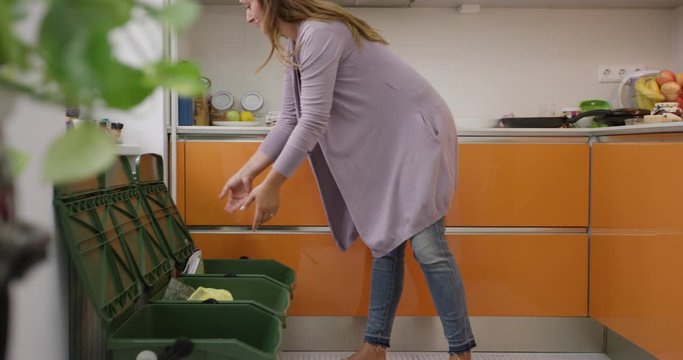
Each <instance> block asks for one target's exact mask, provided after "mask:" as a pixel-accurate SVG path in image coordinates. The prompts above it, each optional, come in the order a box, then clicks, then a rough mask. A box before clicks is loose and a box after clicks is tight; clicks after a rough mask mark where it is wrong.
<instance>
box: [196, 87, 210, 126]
mask: <svg viewBox="0 0 683 360" xmlns="http://www.w3.org/2000/svg"><path fill="white" fill-rule="evenodd" d="M201 79H202V81H203V82H204V93H203V94H202V95H200V96H197V97H195V98H194V99H193V105H194V124H195V126H208V125H209V98H208V94H209V91H210V89H211V80H209V78H206V77H202V78H201Z"/></svg>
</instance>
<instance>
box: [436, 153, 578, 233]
mask: <svg viewBox="0 0 683 360" xmlns="http://www.w3.org/2000/svg"><path fill="white" fill-rule="evenodd" d="M589 155H590V150H589V146H588V144H467V143H465V144H460V145H459V159H458V160H459V166H458V187H457V190H456V194H455V197H454V199H453V203H452V205H451V208H450V211H449V213H448V216H447V217H446V225H447V226H510V227H512V226H521V227H586V226H588V197H589V195H588V185H589V166H590V164H589Z"/></svg>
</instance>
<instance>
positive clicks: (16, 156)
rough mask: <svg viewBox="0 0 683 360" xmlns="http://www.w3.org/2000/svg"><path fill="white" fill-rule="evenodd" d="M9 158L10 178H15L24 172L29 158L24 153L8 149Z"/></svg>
mask: <svg viewBox="0 0 683 360" xmlns="http://www.w3.org/2000/svg"><path fill="white" fill-rule="evenodd" d="M9 158H10V162H11V164H12V169H11V171H12V177H14V178H17V177H19V175H21V173H22V172H24V170H26V167H27V166H28V161H29V158H30V156H29V155H28V153H26V152H23V151H20V150H17V149H9Z"/></svg>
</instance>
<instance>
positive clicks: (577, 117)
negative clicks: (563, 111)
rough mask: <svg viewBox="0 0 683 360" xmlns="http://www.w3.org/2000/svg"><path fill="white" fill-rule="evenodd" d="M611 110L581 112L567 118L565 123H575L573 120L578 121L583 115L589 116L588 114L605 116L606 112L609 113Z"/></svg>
mask: <svg viewBox="0 0 683 360" xmlns="http://www.w3.org/2000/svg"><path fill="white" fill-rule="evenodd" d="M611 112H612V110H589V111H586V112H582V113H581V114H579V115H576V116H574V117H572V118H570V119H569V120H567V124H573V123H575V122H577V121H579V120H581V119H583V118H585V117H589V116H605V115H607V114H610V113H611Z"/></svg>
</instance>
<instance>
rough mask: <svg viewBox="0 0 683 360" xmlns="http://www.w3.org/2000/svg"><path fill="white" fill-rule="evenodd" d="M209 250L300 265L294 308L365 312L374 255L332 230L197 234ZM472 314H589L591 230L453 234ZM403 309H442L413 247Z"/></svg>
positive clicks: (313, 312) (427, 312) (314, 312)
mask: <svg viewBox="0 0 683 360" xmlns="http://www.w3.org/2000/svg"><path fill="white" fill-rule="evenodd" d="M193 238H194V240H195V243H196V244H197V246H198V247H199V248H201V249H202V253H203V254H204V256H205V257H206V258H235V257H240V256H249V257H251V258H272V259H276V260H278V261H280V262H282V263H284V264H285V265H287V266H290V267H292V268H293V269H295V270H296V272H297V280H296V288H295V295H294V301H293V302H292V305H291V310H290V315H293V316H365V315H367V307H368V301H369V286H370V273H371V262H372V256H371V254H370V252H369V251H368V250H367V248H366V247H365V246H364V245H363V244H362V243H361V242H360V241H357V242H356V243H355V244H354V245H353V246H352V247H351V249H349V250H348V251H347V252H345V253H342V252H341V251H340V250H339V249H338V248H337V246H336V245H335V243H334V242H333V240H332V239H331V236H330V235H328V234H315V235H313V234H288V235H279V234H205V233H201V234H199V233H197V234H193ZM448 242H449V246H450V248H451V250H452V252H453V254H454V255H455V257H456V261H457V263H458V264H459V268H460V270H461V272H462V275H463V279H464V282H465V287H466V291H467V302H468V306H469V310H470V315H473V316H587V301H588V298H587V289H588V284H587V281H588V264H587V262H588V255H587V253H588V242H587V238H586V236H585V235H506V234H501V235H466V236H465V235H448ZM397 315H399V316H436V311H435V310H434V306H433V304H432V300H431V296H430V294H429V290H428V288H427V285H426V282H425V280H424V276H423V274H422V270H421V269H420V267H419V265H418V264H417V262H416V261H415V259H414V258H413V255H412V252H411V251H410V248H408V249H407V251H406V271H405V281H404V288H403V296H402V298H401V303H400V304H399V308H398V312H397Z"/></svg>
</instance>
